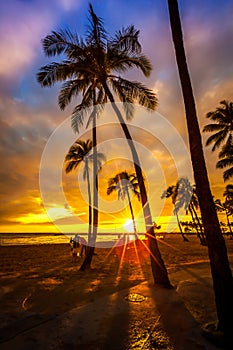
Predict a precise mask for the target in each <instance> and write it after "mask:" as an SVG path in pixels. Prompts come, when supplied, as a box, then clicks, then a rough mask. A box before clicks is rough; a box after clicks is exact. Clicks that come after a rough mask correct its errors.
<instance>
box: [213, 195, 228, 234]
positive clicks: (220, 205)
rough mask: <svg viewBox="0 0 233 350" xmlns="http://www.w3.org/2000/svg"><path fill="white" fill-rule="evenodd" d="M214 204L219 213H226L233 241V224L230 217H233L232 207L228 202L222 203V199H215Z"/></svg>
mask: <svg viewBox="0 0 233 350" xmlns="http://www.w3.org/2000/svg"><path fill="white" fill-rule="evenodd" d="M214 203H215V208H216V211H217V212H220V213H221V212H223V211H224V212H225V214H226V219H227V225H228V228H229V231H230V235H231V239H232V238H233V234H232V229H231V223H230V220H229V216H231V215H232V213H233V210H232V208H231V207H230V205H229V204H227V201H225V202H223V203H222V202H221V200H220V199H215V201H214Z"/></svg>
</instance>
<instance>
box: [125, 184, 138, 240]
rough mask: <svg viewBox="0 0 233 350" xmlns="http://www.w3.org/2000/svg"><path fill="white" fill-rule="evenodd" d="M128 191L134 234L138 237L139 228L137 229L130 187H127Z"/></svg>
mask: <svg viewBox="0 0 233 350" xmlns="http://www.w3.org/2000/svg"><path fill="white" fill-rule="evenodd" d="M126 191H127V199H128V203H129V209H130V214H131V217H132V221H133V229H134V234H135V238H136V235H137V229H136V223H135V217H134V212H133V207H132V203H131V200H130V196H129V190H128V187H127V189H126Z"/></svg>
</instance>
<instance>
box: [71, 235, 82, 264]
mask: <svg viewBox="0 0 233 350" xmlns="http://www.w3.org/2000/svg"><path fill="white" fill-rule="evenodd" d="M70 245H71V254H72V257H73V261H76V260H77V257H78V256H79V249H78V248H79V246H80V243H79V235H77V234H76V235H75V236H74V238H71V239H70Z"/></svg>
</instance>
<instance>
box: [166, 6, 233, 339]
mask: <svg viewBox="0 0 233 350" xmlns="http://www.w3.org/2000/svg"><path fill="white" fill-rule="evenodd" d="M168 9H169V17H170V24H171V31H172V37H173V43H174V47H175V54H176V61H177V66H178V71H179V76H180V82H181V87H182V93H183V99H184V105H185V111H186V120H187V127H188V135H189V145H190V153H191V160H192V166H193V172H194V180H195V183H196V190H197V196H198V201H199V205H200V210H201V216H202V220H203V225H204V230H205V235H206V241H207V246H208V253H209V258H210V266H211V273H212V278H213V287H214V293H215V301H216V308H217V315H218V321H219V322H218V330H221V331H222V333H223V335H224V337H225V338H226V339H229V338H230V337H231V332H232V328H233V319H232V315H233V298H232V295H233V278H232V272H231V269H230V265H229V261H228V256H227V249H226V245H225V241H224V238H223V236H222V233H221V228H220V225H219V221H218V217H217V213H216V210H215V205H214V200H213V196H212V194H211V190H210V185H209V180H208V175H207V169H206V164H205V159H204V154H203V147H202V141H201V133H200V128H199V124H198V119H197V113H196V107H195V100H194V95H193V90H192V84H191V80H190V76H189V70H188V65H187V61H186V55H185V49H184V44H183V33H182V26H181V21H180V14H179V8H178V2H177V0H168ZM210 327H212V328H214V326H210Z"/></svg>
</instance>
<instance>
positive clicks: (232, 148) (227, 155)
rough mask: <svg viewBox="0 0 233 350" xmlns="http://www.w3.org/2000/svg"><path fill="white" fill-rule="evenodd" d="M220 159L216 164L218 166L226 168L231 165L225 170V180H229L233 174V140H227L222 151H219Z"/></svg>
mask: <svg viewBox="0 0 233 350" xmlns="http://www.w3.org/2000/svg"><path fill="white" fill-rule="evenodd" d="M219 158H220V160H219V161H218V162H217V164H216V168H219V169H224V168H227V167H229V168H228V169H227V170H225V171H224V172H223V179H224V181H227V180H229V179H230V178H231V177H232V176H233V142H227V143H226V144H225V145H224V146H223V148H222V150H221V152H220V153H219Z"/></svg>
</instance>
